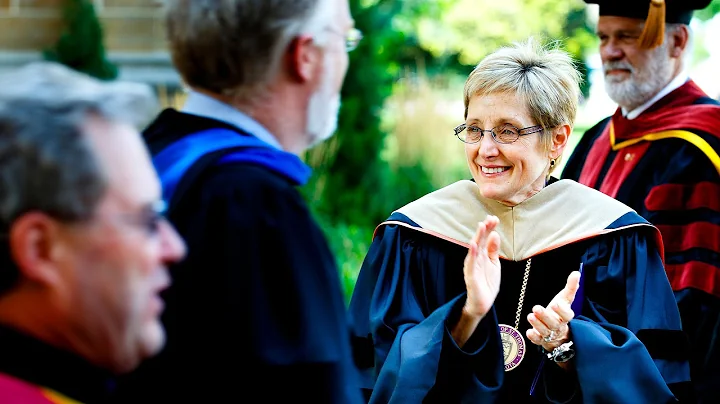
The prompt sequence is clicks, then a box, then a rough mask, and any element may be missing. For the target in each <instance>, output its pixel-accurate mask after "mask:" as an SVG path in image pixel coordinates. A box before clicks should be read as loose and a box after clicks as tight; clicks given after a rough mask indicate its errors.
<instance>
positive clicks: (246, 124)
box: [181, 90, 283, 150]
mask: <svg viewBox="0 0 720 404" xmlns="http://www.w3.org/2000/svg"><path fill="white" fill-rule="evenodd" d="M181 111H182V112H184V113H187V114H192V115H198V116H202V117H205V118H210V119H215V120H218V121H222V122H225V123H227V124H230V125H232V126H235V127H236V128H238V129H240V130H242V131H244V132H247V133H248V134H250V135H253V136H255V137H256V138H258V139H260V140H262V141H263V142H265V143H268V144H270V145H271V146H274V147H275V148H277V149H279V150H282V149H283V148H282V146H281V145H280V142H278V141H277V139H276V138H275V136H273V135H272V134H271V133H270V132H269V131H268V130H267V129H266V128H265V127H264V126H262V125H261V124H260V123H259V122H258V121H256V120H254V119H252V118H251V117H249V116H248V115H246V114H244V113H243V112H241V111H240V110H238V109H236V108H233V107H232V106H230V105H228V104H226V103H224V102H222V101H218V100H216V99H215V98H212V97H210V96H207V95H205V94H202V93H199V92H197V91H192V90H190V91H189V93H188V97H187V101H185V105H184V106H183V107H182V109H181Z"/></svg>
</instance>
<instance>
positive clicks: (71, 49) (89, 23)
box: [43, 0, 118, 80]
mask: <svg viewBox="0 0 720 404" xmlns="http://www.w3.org/2000/svg"><path fill="white" fill-rule="evenodd" d="M63 19H64V22H65V29H64V30H63V32H62V34H61V36H60V39H59V40H58V41H57V43H56V44H55V45H54V46H53V47H51V48H49V49H46V50H45V51H44V52H43V56H44V58H45V59H46V60H51V61H55V62H59V63H62V64H64V65H66V66H69V67H71V68H73V69H75V70H78V71H81V72H83V73H86V74H89V75H90V76H93V77H96V78H99V79H103V80H111V79H114V78H116V77H117V76H118V69H117V66H115V65H113V64H112V63H110V62H109V61H108V60H107V59H106V55H105V46H104V44H103V39H104V38H103V29H102V25H101V24H100V21H99V20H98V17H97V14H96V13H95V6H94V5H93V3H92V0H65V1H64V3H63Z"/></svg>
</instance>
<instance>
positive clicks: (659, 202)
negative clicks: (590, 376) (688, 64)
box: [562, 81, 720, 403]
mask: <svg viewBox="0 0 720 404" xmlns="http://www.w3.org/2000/svg"><path fill="white" fill-rule="evenodd" d="M611 123H612V125H613V129H614V132H615V137H616V147H615V149H617V150H615V149H612V148H611V147H610V139H609V133H608V132H609V129H610V125H611ZM667 130H682V131H687V132H691V133H692V134H693V135H694V136H695V138H694V139H693V138H691V137H687V136H686V137H684V138H680V137H670V138H660V139H653V138H651V137H649V136H652V135H650V134H656V133H658V132H661V131H667ZM691 136H692V135H691ZM641 138H642V139H645V140H644V141H641V142H638V143H635V144H630V145H629V146H627V147H622V148H618V147H617V144H623V142H626V141H628V140H629V141H633V140H637V139H641ZM689 140H691V141H692V142H691V141H689ZM702 142H704V143H706V145H705V146H707V147H705V148H701V147H700V146H702V144H701V143H702ZM625 144H627V143H625ZM718 153H720V104H719V103H718V102H717V101H716V100H713V99H711V98H710V97H708V96H707V94H705V93H704V92H703V91H702V90H700V88H698V87H697V85H695V83H693V82H692V81H688V82H687V83H685V84H684V85H683V86H681V87H679V88H678V89H676V90H675V91H673V92H671V93H670V94H668V95H666V96H665V97H663V98H662V99H661V100H659V101H658V102H657V103H655V104H654V105H653V106H652V107H651V108H650V109H648V110H647V111H645V112H643V113H642V114H641V115H640V116H639V117H637V118H636V119H633V120H628V119H625V118H624V117H623V116H622V113H621V111H620V110H619V109H618V110H617V111H616V112H615V114H614V115H613V116H612V117H610V118H607V119H604V120H602V121H601V122H600V123H598V124H597V125H595V126H594V127H592V128H591V129H590V130H588V131H587V132H586V133H585V134H584V135H583V137H582V139H581V140H580V142H579V144H578V145H577V147H576V148H575V150H574V151H573V154H572V156H571V157H570V159H569V160H568V163H567V165H566V166H565V169H564V170H563V173H562V176H563V178H568V179H572V180H576V181H579V182H581V183H583V184H585V185H587V186H589V187H592V188H595V189H598V190H600V191H601V192H604V193H607V194H608V195H610V196H612V197H614V198H616V199H617V200H619V201H621V202H623V203H625V204H627V205H628V206H630V207H631V208H633V209H635V210H636V211H637V212H638V214H640V215H641V216H642V217H644V218H645V219H647V220H648V221H650V222H651V223H652V224H653V225H655V226H656V227H657V228H658V229H659V230H660V232H661V234H662V237H663V242H664V245H665V261H666V264H667V265H666V271H667V274H668V278H669V279H670V284H671V286H672V288H673V290H674V291H675V296H676V299H677V302H678V306H679V308H680V316H681V319H682V323H683V329H684V330H685V331H686V332H687V333H688V334H689V336H690V340H691V349H692V354H691V362H690V363H691V371H692V380H693V384H694V385H695V391H696V398H697V400H698V402H699V403H720V275H719V274H720V157H718ZM713 154H714V155H713Z"/></svg>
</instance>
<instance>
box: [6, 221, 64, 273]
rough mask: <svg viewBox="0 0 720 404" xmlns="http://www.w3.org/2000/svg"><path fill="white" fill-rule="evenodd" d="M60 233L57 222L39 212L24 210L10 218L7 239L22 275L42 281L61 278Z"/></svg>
mask: <svg viewBox="0 0 720 404" xmlns="http://www.w3.org/2000/svg"><path fill="white" fill-rule="evenodd" d="M59 233H60V229H59V224H58V223H57V222H56V221H55V220H54V219H52V218H50V217H49V216H47V215H46V214H43V213H39V212H30V213H26V214H24V215H22V216H20V217H19V218H18V219H16V220H15V221H14V222H13V224H12V226H11V227H10V234H9V240H8V241H9V244H10V254H11V256H12V259H13V261H15V264H16V265H17V268H18V271H19V272H20V277H21V279H25V280H27V281H30V282H34V283H39V284H42V285H53V284H56V283H58V282H59V281H60V274H59V271H58V269H57V268H58V265H57V261H58V258H59V255H60V254H59V253H60V251H59V249H60V248H61V247H60V246H59V244H58V241H59V236H60V234H59Z"/></svg>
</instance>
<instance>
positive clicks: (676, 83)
mask: <svg viewBox="0 0 720 404" xmlns="http://www.w3.org/2000/svg"><path fill="white" fill-rule="evenodd" d="M689 79H690V76H689V75H688V74H687V72H685V71H681V72H680V74H678V75H677V76H675V78H674V79H672V80H671V81H670V83H668V85H667V86H665V88H663V89H662V90H660V92H658V93H657V94H655V96H654V97H652V98H651V99H650V100H648V101H647V102H646V103H644V104H643V105H641V106H639V107H637V108H635V109H633V110H632V111H630V112H627V110H625V108H623V109H622V113H623V115H624V116H625V118H626V119H629V120H630V119H635V118H637V117H638V116H640V114H642V113H643V112H645V111H646V110H647V109H648V108H650V107H651V106H652V105H653V104H655V103H656V102H658V101H660V99H661V98H663V97H665V96H666V95H668V94H670V93H671V92H672V91H674V90H676V89H677V88H678V87H680V86H682V85H683V84H685V83H686V82H687V81H688V80H689Z"/></svg>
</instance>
